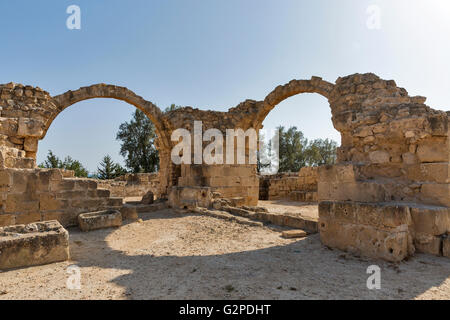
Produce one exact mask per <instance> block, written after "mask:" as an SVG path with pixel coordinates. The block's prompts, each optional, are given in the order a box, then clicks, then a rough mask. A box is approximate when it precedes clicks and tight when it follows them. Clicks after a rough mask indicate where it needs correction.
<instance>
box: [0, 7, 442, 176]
mask: <svg viewBox="0 0 450 320" xmlns="http://www.w3.org/2000/svg"><path fill="white" fill-rule="evenodd" d="M72 4H75V5H78V6H79V7H80V8H81V30H69V29H67V27H66V19H67V17H68V16H69V15H68V14H67V13H66V9H67V7H68V6H69V5H72ZM374 5H375V6H376V7H373V6H374ZM370 6H372V7H370ZM368 8H369V11H368ZM373 8H375V9H373ZM377 8H379V13H380V20H379V21H380V24H379V26H380V28H379V29H378V28H375V29H374V28H373V27H374V26H376V24H375V25H374V24H373V21H376V20H373V19H370V18H373V17H374V14H375V15H376V12H377ZM374 10H375V11H374ZM368 20H369V26H371V28H369V27H368V24H367V23H368ZM370 22H372V23H370ZM0 27H1V30H3V32H2V40H1V47H0V48H1V50H0V66H1V69H0V83H7V82H10V81H14V82H20V83H23V84H29V85H33V86H39V87H41V88H43V89H45V90H47V91H49V92H50V93H51V94H52V95H56V94H60V93H63V92H65V91H67V90H70V89H72V90H73V89H77V88H79V87H81V86H86V85H90V84H94V83H99V82H104V83H111V84H116V85H122V86H126V87H128V88H129V89H131V90H133V91H134V92H136V93H137V94H139V95H141V96H143V97H144V98H146V99H147V100H150V101H152V102H153V103H155V104H157V105H158V106H160V108H162V109H163V108H165V107H167V106H168V105H170V104H171V103H175V104H178V105H184V106H186V105H189V106H193V107H196V108H200V109H213V110H221V111H225V110H226V109H228V108H230V107H234V106H236V105H237V104H238V103H239V102H241V101H243V100H245V99H247V98H248V99H255V100H261V99H264V97H265V96H266V95H267V94H268V93H269V92H270V91H271V90H273V89H274V88H275V87H276V86H277V85H279V84H284V83H286V82H288V81H290V80H291V79H309V78H310V77H311V76H312V75H317V76H321V77H323V78H324V79H325V80H327V81H331V82H334V81H335V80H336V79H337V78H338V77H339V76H345V75H348V74H352V73H356V72H359V73H363V72H374V73H376V74H378V75H379V76H381V77H382V78H385V79H395V80H396V82H397V84H398V85H399V86H402V87H405V88H406V89H407V90H408V91H409V93H410V94H411V95H424V96H427V97H428V100H427V104H428V105H430V106H431V107H433V108H436V109H441V110H450V72H449V71H450V59H449V57H450V40H449V35H450V1H449V0H435V1H433V0H428V1H425V0H416V1H415V0H394V1H393V0H385V1H382V0H378V1H377V0H372V1H365V0H314V1H312V0H310V1H301V0H277V1H275V0H270V1H269V0H226V1H225V0H221V1H219V0H179V1H175V0H158V1H157V0H153V1H150V0H132V1H120V0H108V1H107V0H85V1H76V0H72V1H63V0H46V1H31V0H29V1H2V2H1V3H0ZM133 111H134V107H132V106H130V105H127V104H126V103H124V102H119V101H115V100H110V99H94V100H89V101H85V102H81V103H78V104H75V105H73V106H71V107H70V108H68V109H67V110H65V111H64V112H63V113H61V115H60V116H59V117H58V118H57V119H56V120H55V121H54V122H53V125H52V126H51V127H50V129H49V131H48V134H47V136H46V138H45V139H44V140H43V141H42V142H41V143H40V144H39V153H38V161H39V162H40V161H42V160H43V159H44V158H45V155H46V153H47V150H48V149H52V150H53V151H54V152H55V153H56V154H57V155H59V156H61V157H63V156H66V155H71V156H72V157H73V158H75V159H78V160H81V161H82V163H84V164H85V165H86V166H87V167H88V169H89V170H91V171H93V170H95V169H96V167H97V164H98V163H99V161H100V160H101V158H102V157H103V155H105V154H107V153H109V154H110V155H111V156H112V157H113V158H114V159H115V160H116V161H122V159H121V157H120V156H119V154H118V151H119V143H118V142H117V141H115V135H116V132H117V129H118V127H119V125H120V123H121V122H123V121H126V120H129V119H130V116H131V113H132V112H133ZM330 117H331V113H330V110H329V106H328V104H327V101H326V99H325V98H323V97H321V96H319V95H300V96H296V97H292V98H290V99H288V100H286V101H284V102H283V103H281V104H280V105H279V106H278V107H277V108H275V109H274V110H273V111H272V112H271V113H270V114H269V116H268V118H267V119H266V121H265V125H266V127H267V128H271V127H275V126H278V125H285V126H291V125H295V126H297V127H298V128H299V129H301V130H302V131H303V132H304V133H305V135H306V136H307V137H310V138H317V137H323V138H326V137H329V138H333V139H335V140H339V134H338V133H337V132H336V131H335V130H334V129H333V127H332V124H331V120H330Z"/></svg>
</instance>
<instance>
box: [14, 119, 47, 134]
mask: <svg viewBox="0 0 450 320" xmlns="http://www.w3.org/2000/svg"><path fill="white" fill-rule="evenodd" d="M43 128H44V123H43V122H42V121H40V120H37V119H31V118H19V125H18V130H17V135H18V136H19V137H36V138H40V137H42V135H43V134H44V129H43Z"/></svg>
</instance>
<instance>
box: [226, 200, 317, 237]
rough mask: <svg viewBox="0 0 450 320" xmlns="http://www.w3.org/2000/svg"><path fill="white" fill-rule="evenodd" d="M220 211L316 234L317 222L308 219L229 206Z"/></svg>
mask: <svg viewBox="0 0 450 320" xmlns="http://www.w3.org/2000/svg"><path fill="white" fill-rule="evenodd" d="M222 209H223V210H226V211H227V212H229V213H231V214H233V215H238V216H241V217H245V218H248V219H251V220H256V221H262V222H268V223H272V224H275V225H278V226H283V227H291V228H298V229H304V230H307V231H308V232H309V233H317V232H318V221H317V220H316V219H312V218H308V217H302V216H294V215H290V214H281V213H272V212H261V211H260V212H254V211H250V210H246V209H243V208H236V207H229V206H223V207H222Z"/></svg>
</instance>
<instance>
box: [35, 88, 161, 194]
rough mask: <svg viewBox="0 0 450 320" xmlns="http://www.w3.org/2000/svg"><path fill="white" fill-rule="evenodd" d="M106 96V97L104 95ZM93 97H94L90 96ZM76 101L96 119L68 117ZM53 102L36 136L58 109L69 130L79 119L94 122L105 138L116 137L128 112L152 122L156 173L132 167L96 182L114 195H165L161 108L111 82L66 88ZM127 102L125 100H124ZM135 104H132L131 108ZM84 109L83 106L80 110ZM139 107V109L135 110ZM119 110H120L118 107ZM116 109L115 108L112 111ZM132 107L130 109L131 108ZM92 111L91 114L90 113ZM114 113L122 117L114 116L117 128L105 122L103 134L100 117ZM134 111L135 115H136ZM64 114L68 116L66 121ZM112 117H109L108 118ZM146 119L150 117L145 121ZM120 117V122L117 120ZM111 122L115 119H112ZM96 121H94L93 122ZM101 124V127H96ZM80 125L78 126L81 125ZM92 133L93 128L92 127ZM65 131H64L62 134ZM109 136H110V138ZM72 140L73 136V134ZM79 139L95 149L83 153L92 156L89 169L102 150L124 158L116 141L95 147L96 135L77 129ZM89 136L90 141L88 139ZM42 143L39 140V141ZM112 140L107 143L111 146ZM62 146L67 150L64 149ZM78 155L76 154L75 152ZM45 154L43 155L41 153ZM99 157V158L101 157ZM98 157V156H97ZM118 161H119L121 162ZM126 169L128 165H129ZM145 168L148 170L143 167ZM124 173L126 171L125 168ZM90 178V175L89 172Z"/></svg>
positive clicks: (96, 128)
mask: <svg viewBox="0 0 450 320" xmlns="http://www.w3.org/2000/svg"><path fill="white" fill-rule="evenodd" d="M98 98H99V99H98ZM104 98H108V99H104ZM92 99H95V100H92ZM104 101H108V105H107V106H108V108H107V109H105V108H100V110H99V112H97V113H96V114H95V111H93V110H95V107H96V104H98V103H99V102H100V103H103V105H104V106H105V105H106V104H105V102H104ZM122 101H123V102H126V103H127V105H128V106H129V107H127V108H124V106H123V105H124V103H123V102H122ZM78 102H80V103H79V104H78V106H79V108H80V109H81V110H82V111H84V112H82V114H84V115H85V116H86V117H89V116H94V117H95V119H94V121H92V119H90V121H88V120H85V121H83V119H82V118H79V117H78V120H79V121H72V120H74V119H71V118H70V115H71V114H72V113H73V114H78V115H79V114H80V113H79V112H78V111H79V110H76V109H77V108H70V110H66V109H67V108H68V107H69V106H72V105H73V104H77V103H78ZM52 105H53V106H54V107H55V108H52V109H53V110H52V112H51V114H50V116H49V117H48V118H47V120H46V121H45V123H44V130H43V134H42V136H41V137H40V139H39V140H42V139H44V137H45V136H46V134H47V131H48V130H49V128H50V126H51V125H52V124H53V123H54V121H55V119H56V118H59V117H58V116H59V115H60V114H61V113H64V114H66V113H67V115H65V116H64V118H65V119H64V120H62V124H61V125H62V126H67V127H72V131H73V130H74V128H73V127H74V126H76V127H77V128H78V130H79V131H82V129H81V128H82V125H83V124H81V126H80V123H85V124H87V125H89V126H95V135H97V134H100V135H101V136H103V137H104V138H106V137H108V138H107V139H106V140H110V141H111V140H112V141H115V140H116V134H117V132H118V131H117V130H118V129H119V128H118V125H120V123H123V122H125V121H129V120H130V117H129V114H130V113H136V114H139V115H140V117H141V118H142V119H143V120H145V121H146V122H148V123H149V124H151V125H152V130H153V132H154V135H155V139H154V148H155V149H156V150H157V151H158V154H159V163H160V165H159V170H158V172H156V173H137V172H136V170H134V171H133V170H131V171H130V172H129V174H128V173H127V174H124V175H121V176H120V177H117V178H116V179H114V181H108V182H107V181H100V180H99V182H98V186H99V188H105V189H109V190H110V191H111V196H114V197H124V198H128V197H142V196H144V195H145V193H146V192H148V191H151V192H153V193H155V195H156V196H157V197H165V195H166V190H167V186H168V177H167V174H166V173H167V171H168V169H169V167H168V165H169V162H168V161H165V159H166V157H167V155H168V154H169V145H168V142H167V137H166V133H165V130H164V125H163V123H162V121H161V115H162V112H161V111H160V109H159V108H158V107H157V106H155V105H153V104H152V103H151V102H149V101H146V100H144V99H143V98H141V97H139V96H137V95H136V94H134V93H133V92H131V91H130V90H128V89H126V88H122V87H116V86H110V85H104V84H100V85H93V86H90V87H84V88H80V89H79V90H77V91H68V92H66V93H64V94H62V95H59V96H56V97H54V98H53V99H52ZM125 105H126V104H125ZM132 106H134V107H135V108H132ZM83 109H84V110H83ZM136 109H138V110H139V111H141V112H136V111H137V110H136ZM119 110H120V111H119ZM114 111H115V112H114ZM130 111H131V112H130ZM92 112H94V115H93V114H92ZM114 113H116V114H119V115H121V116H122V117H123V119H121V120H120V119H119V118H117V117H116V119H115V122H116V123H115V124H116V130H114V129H113V128H112V127H111V125H112V123H107V125H106V126H105V127H104V128H105V129H106V131H107V133H106V135H105V132H104V130H103V128H102V127H101V126H102V120H101V119H102V118H106V122H107V121H108V118H110V116H112V115H114ZM136 114H135V118H134V119H133V120H135V119H136ZM67 118H69V119H70V120H68V121H67ZM110 119H111V118H110ZM148 119H149V120H150V121H148ZM119 121H120V122H119ZM58 122H59V121H57V122H56V123H55V125H56V126H61V125H59V124H58ZM113 122H114V121H113ZM96 123H97V124H96ZM99 126H100V127H99ZM80 127H81V128H80ZM64 129H65V128H64V127H61V128H60V131H61V132H64ZM91 133H92V131H91ZM63 135H64V134H63ZM111 138H112V139H111ZM71 140H74V139H73V138H72V139H71ZM77 140H78V141H79V142H82V141H84V143H83V142H82V143H79V144H78V147H79V148H83V147H86V149H91V150H94V151H93V152H90V154H89V155H86V152H84V154H85V158H86V157H88V158H90V159H91V161H90V164H89V169H90V170H89V171H91V173H92V172H93V169H95V166H94V165H93V164H92V158H95V157H97V158H98V157H100V154H101V153H105V152H106V153H105V154H104V155H106V154H107V155H113V157H112V160H113V162H119V164H123V163H124V162H123V161H118V160H119V159H120V157H118V154H117V153H118V152H117V151H118V148H119V147H118V144H115V145H114V148H112V150H106V148H104V147H103V148H102V147H96V146H95V145H93V144H92V142H94V143H95V141H97V143H98V142H99V140H98V139H92V137H89V136H86V134H84V133H82V132H81V133H79V138H78V139H77ZM89 140H91V141H89ZM59 143H61V137H59ZM41 145H42V143H41ZM111 145H112V144H111V143H110V146H111ZM44 146H45V147H44V148H42V146H41V147H40V148H39V149H38V150H39V156H38V158H37V160H38V163H39V161H42V159H43V154H45V153H46V152H47V149H49V146H48V145H47V144H44ZM64 149H65V150H66V152H64ZM62 151H63V152H62V153H63V155H64V156H65V155H67V154H69V153H68V152H67V151H68V150H67V147H66V148H63V150H62ZM72 154H74V153H73V152H71V153H70V155H71V156H72ZM74 155H77V154H74ZM44 156H45V155H44ZM100 159H101V158H100ZM100 159H99V160H100ZM120 162H121V163H120ZM127 166H128V169H130V167H129V165H127ZM145 172H148V171H145ZM124 173H125V172H124ZM90 177H91V178H95V177H92V175H90Z"/></svg>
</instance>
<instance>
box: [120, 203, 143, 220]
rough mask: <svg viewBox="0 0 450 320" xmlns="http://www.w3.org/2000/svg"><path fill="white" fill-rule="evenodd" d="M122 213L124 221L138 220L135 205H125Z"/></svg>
mask: <svg viewBox="0 0 450 320" xmlns="http://www.w3.org/2000/svg"><path fill="white" fill-rule="evenodd" d="M120 213H121V214H122V219H130V220H137V219H138V218H139V217H138V212H137V208H136V206H135V205H130V204H125V205H123V207H122V208H120Z"/></svg>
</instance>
